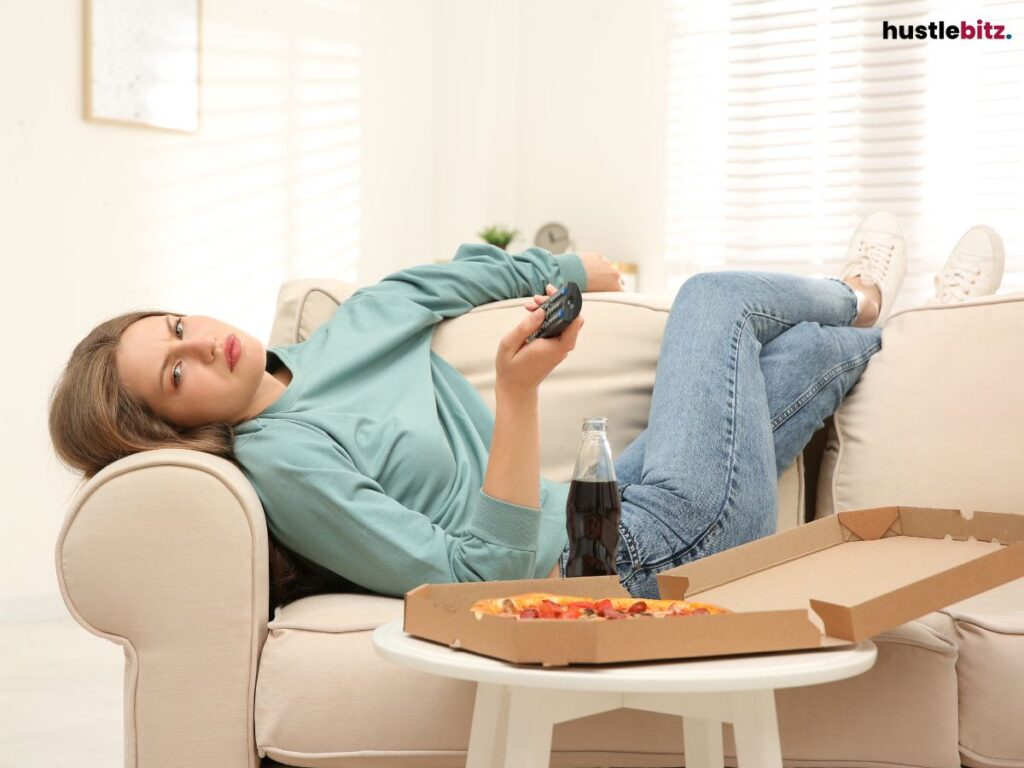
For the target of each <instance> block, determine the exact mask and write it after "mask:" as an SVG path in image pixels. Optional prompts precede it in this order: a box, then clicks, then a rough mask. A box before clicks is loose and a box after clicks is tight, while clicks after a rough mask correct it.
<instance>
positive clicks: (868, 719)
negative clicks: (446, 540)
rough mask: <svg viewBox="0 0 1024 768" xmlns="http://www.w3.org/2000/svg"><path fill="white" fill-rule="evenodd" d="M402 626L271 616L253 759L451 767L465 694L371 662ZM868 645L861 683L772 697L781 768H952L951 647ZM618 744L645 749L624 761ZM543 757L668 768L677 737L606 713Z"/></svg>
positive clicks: (347, 608)
mask: <svg viewBox="0 0 1024 768" xmlns="http://www.w3.org/2000/svg"><path fill="white" fill-rule="evenodd" d="M401 616H402V601H401V600H398V599H396V598H385V597H368V596H362V595H320V596H316V597H309V598H305V599H303V600H299V601H297V602H295V603H292V604H290V605H288V606H285V607H283V608H282V609H280V610H279V612H278V615H277V618H276V619H275V620H274V621H273V622H272V623H271V624H270V627H269V630H270V632H269V636H268V638H267V642H266V645H265V646H264V649H263V654H262V657H261V660H260V671H259V678H258V682H257V691H256V739H257V744H258V746H259V749H260V751H261V754H264V755H267V756H269V757H271V758H273V759H274V760H276V761H278V762H281V763H284V764H287V765H301V766H334V767H337V768H341V767H342V766H344V767H346V768H350V767H351V766H360V767H365V766H374V767H375V768H384V767H385V766H416V768H422V767H423V766H430V767H431V768H449V767H453V768H454V767H455V766H459V768H461V766H463V765H464V764H465V759H466V757H465V751H466V747H467V744H468V743H469V731H470V726H471V723H472V717H473V702H474V697H475V694H476V684H475V683H472V682H467V681H463V680H454V679H449V678H443V677H438V676H435V675H429V674H425V673H421V672H417V671H415V670H410V669H407V668H405V667H400V666H398V665H396V664H393V663H391V662H389V661H385V660H384V659H382V658H381V657H380V656H378V655H377V654H376V652H375V651H374V650H373V646H372V643H371V640H370V637H371V632H372V630H371V629H370V626H369V625H371V624H374V623H378V622H379V623H383V622H384V621H391V620H398V619H400V618H401ZM876 642H877V643H878V648H879V655H878V661H877V662H876V664H875V666H874V668H873V669H872V670H870V671H869V672H868V673H866V674H864V675H861V676H859V677H855V678H852V679H850V680H844V681H840V682H836V683H829V684H827V685H817V686H811V687H809V688H801V689H794V690H789V691H780V692H779V693H778V694H777V702H778V708H779V721H780V733H781V738H782V746H783V753H784V755H785V756H786V759H787V764H788V765H795V766H825V765H859V766H868V765H879V766H881V765H886V766H898V765H906V766H921V767H926V768H955V766H957V765H959V758H958V754H957V742H956V725H957V724H956V711H957V710H956V677H955V673H954V664H955V661H956V652H955V647H954V646H953V644H952V643H951V642H950V641H949V640H948V639H947V638H945V637H943V635H942V634H941V633H939V632H936V631H934V630H932V629H931V628H929V627H927V626H925V625H924V624H919V623H911V624H907V625H904V626H902V627H898V628H896V629H895V630H893V631H891V632H888V633H886V634H884V635H882V636H880V637H878V638H877V639H876ZM825 652H826V653H827V651H825ZM382 713H387V714H386V716H382ZM729 731H730V729H728V728H727V729H726V752H727V754H730V755H734V754H735V751H734V750H733V747H732V740H731V734H730V733H729ZM623 734H631V735H632V736H633V738H634V740H635V741H634V743H635V744H637V745H643V746H642V747H641V748H639V749H636V750H635V751H632V750H630V749H623V743H622V739H623ZM865 734H871V738H865ZM552 748H553V757H552V765H553V766H577V767H580V768H582V767H583V766H587V767H588V768H589V767H591V766H595V765H615V766H624V767H625V766H636V767H637V768H640V767H641V766H643V767H647V768H655V767H658V766H679V765H681V764H682V757H681V752H682V748H683V743H682V727H681V724H680V721H679V719H678V718H676V717H673V716H671V715H665V714H660V713H655V712H645V711H641V710H634V709H617V710H614V711H611V712H604V713H601V714H598V715H592V716H590V717H584V718H580V719H577V720H571V721H568V722H565V723H559V724H557V725H556V726H555V729H554V734H553V747H552Z"/></svg>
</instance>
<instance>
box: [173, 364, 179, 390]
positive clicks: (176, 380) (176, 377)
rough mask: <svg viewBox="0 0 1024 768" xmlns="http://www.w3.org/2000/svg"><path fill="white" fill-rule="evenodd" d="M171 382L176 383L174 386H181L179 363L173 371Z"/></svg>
mask: <svg viewBox="0 0 1024 768" xmlns="http://www.w3.org/2000/svg"><path fill="white" fill-rule="evenodd" d="M171 380H172V381H173V382H174V386H178V385H179V384H181V363H178V364H177V365H176V366H174V368H173V369H172V370H171Z"/></svg>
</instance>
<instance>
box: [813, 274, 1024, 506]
mask: <svg viewBox="0 0 1024 768" xmlns="http://www.w3.org/2000/svg"><path fill="white" fill-rule="evenodd" d="M1022 341H1024V294H1016V295H1007V296H994V297H988V298H986V299H981V300H975V301H971V302H967V303H964V304H955V305H945V306H937V307H919V308H915V309H910V310H906V311H904V312H900V313H897V314H895V315H893V316H892V317H890V318H889V321H888V323H887V324H886V326H885V330H884V332H883V334H882V350H881V351H880V352H879V353H878V354H876V355H875V356H874V357H873V358H872V359H871V363H870V364H869V365H868V367H867V370H866V371H865V372H864V375H863V376H862V377H861V379H860V381H859V382H858V383H857V385H856V386H855V387H854V389H853V391H852V392H851V393H850V395H849V396H848V397H847V399H846V400H845V402H844V403H843V405H842V406H841V407H840V409H839V410H838V411H837V412H836V414H835V430H834V433H833V434H832V436H831V439H830V440H829V444H828V446H827V448H826V450H825V455H824V457H823V459H822V468H821V474H820V476H819V480H818V486H817V516H818V517H821V516H824V515H827V514H830V513H832V512H834V511H835V512H839V511H843V510H848V509H856V508H860V507H876V506H886V505H890V504H903V505H908V506H927V507H942V508H955V509H964V510H982V511H988V512H1011V513H1012V512H1021V513H1024V461H1022V460H1024V345H1022Z"/></svg>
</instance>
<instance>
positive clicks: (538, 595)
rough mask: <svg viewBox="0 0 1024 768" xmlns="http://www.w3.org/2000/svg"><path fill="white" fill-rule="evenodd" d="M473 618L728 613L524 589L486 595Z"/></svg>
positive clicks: (703, 606) (707, 606)
mask: <svg viewBox="0 0 1024 768" xmlns="http://www.w3.org/2000/svg"><path fill="white" fill-rule="evenodd" d="M470 610H471V611H472V612H473V614H474V615H475V616H476V618H477V619H482V618H483V617H484V616H485V615H489V616H502V617H506V618H512V619H581V620H593V619H634V618H639V617H642V616H653V617H657V618H661V617H665V616H699V615H708V614H711V615H717V614H723V613H732V611H729V610H728V609H726V608H722V607H721V606H718V605H713V604H711V603H694V602H690V601H688V600H644V599H641V598H636V597H603V598H596V599H595V598H591V597H574V596H570V595H552V594H548V593H546V592H528V593H526V594H522V595H514V596H512V597H489V598H486V599H484V600H477V601H476V602H475V603H473V605H472V606H470Z"/></svg>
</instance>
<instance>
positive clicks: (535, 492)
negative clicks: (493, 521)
mask: <svg viewBox="0 0 1024 768" xmlns="http://www.w3.org/2000/svg"><path fill="white" fill-rule="evenodd" d="M547 290H548V295H551V294H553V293H554V292H555V291H556V290H557V289H556V288H555V287H554V286H548V289H547ZM543 302H544V299H543V298H541V297H534V300H533V301H532V302H530V303H528V304H527V306H526V309H527V310H528V311H529V312H530V315H529V316H528V317H527V318H526V319H525V320H523V321H522V322H521V323H520V324H519V325H517V326H516V327H515V328H514V329H513V330H512V331H511V332H509V333H508V334H506V335H505V336H504V337H503V338H502V340H501V344H499V345H498V354H497V356H496V358H495V371H496V382H495V401H496V405H495V414H494V434H493V436H492V438H491V452H490V456H489V457H488V460H487V473H486V474H485V476H484V484H483V492H484V493H486V494H487V495H488V496H492V497H494V498H496V499H500V500H502V501H507V502H510V503H513V504H518V505H520V506H524V507H532V508H534V509H536V508H539V507H540V427H539V425H538V406H537V401H538V388H539V387H540V383H541V381H543V380H544V378H545V377H546V376H547V375H548V374H549V373H550V372H551V371H552V370H554V368H555V367H556V366H557V365H558V364H559V363H561V362H562V361H563V360H564V359H565V358H566V357H567V356H568V355H569V352H571V351H572V349H573V348H574V347H575V346H576V337H577V336H578V335H579V332H580V328H582V327H583V315H582V314H581V315H580V316H579V317H577V318H576V319H575V320H574V321H573V322H572V323H571V324H570V325H569V327H568V328H566V329H565V330H564V331H563V332H562V334H561V335H560V336H559V337H558V338H554V339H536V340H535V341H532V342H530V343H529V344H527V343H526V339H527V337H528V336H529V335H530V334H531V333H533V332H534V331H535V330H537V328H539V327H540V325H541V323H542V322H543V320H544V313H543V312H542V311H537V310H538V309H539V307H540V306H541V304H543Z"/></svg>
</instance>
